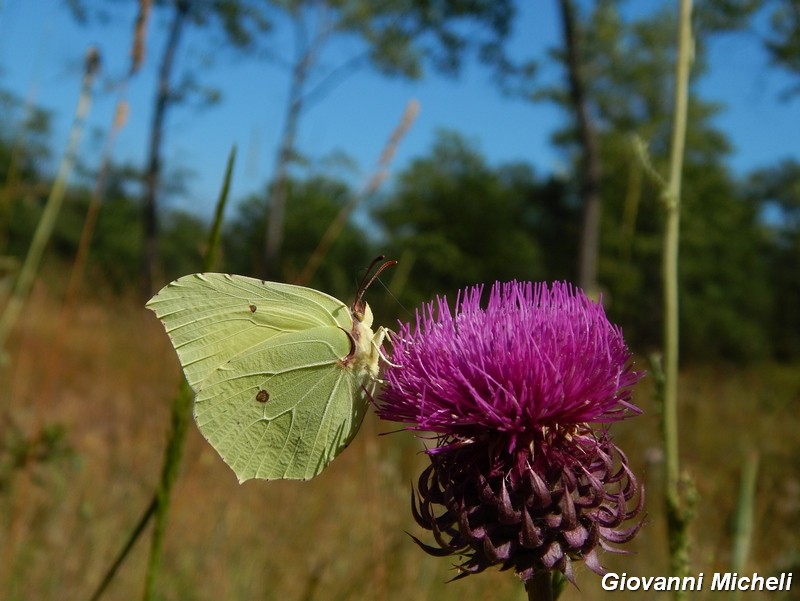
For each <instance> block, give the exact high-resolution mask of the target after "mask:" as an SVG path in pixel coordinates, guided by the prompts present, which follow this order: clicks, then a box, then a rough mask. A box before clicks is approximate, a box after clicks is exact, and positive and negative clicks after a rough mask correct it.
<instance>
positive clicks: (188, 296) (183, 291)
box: [147, 273, 353, 391]
mask: <svg viewBox="0 0 800 601" xmlns="http://www.w3.org/2000/svg"><path fill="white" fill-rule="evenodd" d="M147 306H148V307H149V308H150V309H152V310H153V311H155V313H156V315H157V316H158V318H159V319H161V321H162V322H163V323H164V327H165V328H166V330H167V333H168V334H169V336H170V339H171V340H172V344H173V346H174V347H175V350H176V351H177V353H178V358H179V360H180V363H181V366H182V367H183V370H184V373H185V374H186V379H187V381H188V382H189V384H190V385H191V386H192V388H193V389H194V390H195V391H197V389H198V387H199V385H200V384H201V382H202V381H203V380H204V379H205V378H206V377H207V376H208V375H209V374H210V373H211V371H212V370H214V369H216V368H218V367H220V366H221V365H223V364H225V363H226V362H228V361H230V360H231V359H232V358H233V357H235V356H236V355H238V354H239V353H242V352H246V351H247V350H248V349H250V348H252V347H254V346H256V345H258V344H260V343H261V342H263V341H265V340H268V339H270V338H272V337H274V336H278V335H282V334H286V333H291V332H297V331H303V330H307V329H311V328H315V327H320V326H329V327H336V328H343V329H344V330H345V331H346V332H349V331H350V330H351V328H352V325H353V322H352V318H351V316H350V311H349V309H348V308H347V307H346V306H345V305H344V303H342V302H341V301H339V300H337V299H335V298H333V297H332V296H328V295H327V294H324V293H322V292H318V291H316V290H312V289H310V288H303V287H300V286H292V285H290V284H281V283H276V282H262V281H261V280H256V279H254V278H248V277H244V276H237V275H227V274H221V273H203V274H193V275H188V276H185V277H182V278H180V279H178V280H176V281H174V282H172V283H171V284H169V285H167V286H166V287H164V288H163V289H162V290H161V291H160V292H159V293H158V294H157V295H156V296H154V297H153V298H152V299H150V301H149V302H148V303H147Z"/></svg>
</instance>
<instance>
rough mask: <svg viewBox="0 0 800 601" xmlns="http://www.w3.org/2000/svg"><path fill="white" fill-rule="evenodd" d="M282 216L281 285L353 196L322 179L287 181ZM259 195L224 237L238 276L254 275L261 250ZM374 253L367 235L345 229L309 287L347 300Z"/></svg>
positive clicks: (300, 265)
mask: <svg viewBox="0 0 800 601" xmlns="http://www.w3.org/2000/svg"><path fill="white" fill-rule="evenodd" d="M287 194H288V199H289V203H287V209H288V210H287V213H286V222H285V224H286V241H287V242H286V245H285V248H284V254H283V261H282V263H281V265H282V267H283V270H282V271H280V272H278V273H277V274H275V277H276V278H277V279H279V280H281V281H286V282H292V281H294V279H295V278H296V277H297V276H298V275H299V274H300V273H301V272H302V270H303V267H305V264H306V262H307V261H308V260H309V258H310V256H311V252H312V250H313V249H314V247H315V246H316V243H317V241H318V240H319V239H320V238H321V237H322V236H323V234H324V233H325V230H326V229H327V227H328V225H329V224H330V222H331V221H333V219H334V218H335V217H336V215H337V214H338V213H339V211H340V210H341V208H342V207H343V206H344V205H345V204H346V202H347V200H348V199H349V198H350V197H351V196H352V194H353V192H352V191H351V190H350V189H349V188H348V187H347V185H346V184H344V183H343V182H341V181H339V180H336V179H333V178H331V177H328V176H324V175H314V176H311V177H309V178H308V179H305V180H298V179H290V180H289V181H288V186H287ZM265 212H266V207H265V199H264V198H263V196H259V195H254V196H250V197H249V198H246V199H245V200H244V201H242V202H241V203H240V204H239V206H238V210H237V215H236V217H235V218H234V219H233V221H232V222H231V223H230V224H229V225H228V226H227V227H226V229H225V235H224V245H223V248H224V253H225V257H224V258H225V267H226V269H227V270H228V271H232V272H235V273H241V274H252V275H256V274H257V269H258V265H259V264H260V259H261V257H260V250H261V249H262V248H264V228H263V227H262V226H261V224H262V223H263V215H264V213H265ZM375 254H377V252H376V251H374V250H373V249H372V248H371V245H370V243H369V241H368V237H367V236H366V235H365V233H364V232H363V231H361V230H360V229H359V228H357V227H355V226H353V225H348V226H346V227H345V228H344V230H343V231H342V233H341V234H340V236H339V237H338V238H337V240H336V242H334V243H333V245H332V246H331V248H330V250H329V252H328V253H327V255H326V256H325V259H324V264H325V268H324V269H320V270H318V271H317V273H316V275H315V276H314V278H313V279H312V280H311V282H309V283H308V285H309V286H311V287H312V288H316V289H318V290H322V291H324V292H328V293H330V294H332V295H333V296H335V297H336V298H341V299H347V298H350V297H351V296H352V295H353V294H354V292H355V287H356V286H355V281H356V274H357V273H358V272H359V270H360V269H362V268H363V267H366V264H367V262H368V260H369V259H370V258H371V257H372V256H374V255H375Z"/></svg>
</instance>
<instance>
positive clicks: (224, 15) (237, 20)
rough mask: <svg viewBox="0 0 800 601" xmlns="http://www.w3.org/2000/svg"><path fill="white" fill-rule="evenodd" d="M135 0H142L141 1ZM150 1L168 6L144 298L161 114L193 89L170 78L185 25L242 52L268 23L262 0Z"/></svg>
mask: <svg viewBox="0 0 800 601" xmlns="http://www.w3.org/2000/svg"><path fill="white" fill-rule="evenodd" d="M139 1H140V2H146V0H139ZM69 4H70V7H71V8H72V10H73V14H74V15H75V16H76V18H78V19H79V20H85V19H86V14H87V10H86V5H85V2H84V0H70V2H69ZM92 6H93V8H95V9H96V10H97V11H99V12H102V4H97V3H92ZM155 6H156V8H159V9H161V10H164V11H171V18H170V24H169V27H168V34H167V39H166V42H165V44H164V48H163V51H162V54H161V58H160V60H159V71H158V84H157V89H156V93H155V96H154V102H153V103H154V108H153V121H152V124H151V129H150V141H149V145H148V158H147V168H146V175H145V192H144V196H143V201H142V207H143V223H144V237H145V243H144V253H143V259H142V269H141V290H142V295H143V297H144V298H149V297H150V296H151V294H152V292H153V283H154V282H153V280H154V276H155V272H156V266H157V263H158V257H159V251H158V235H159V225H158V204H159V202H158V197H159V194H160V191H161V179H162V172H163V168H162V158H161V155H162V147H163V143H164V131H165V123H166V118H167V115H168V113H169V109H170V108H171V107H172V106H174V105H175V104H176V103H177V102H179V101H180V100H183V99H185V97H186V94H187V93H188V92H191V91H197V89H198V86H197V84H196V82H194V80H193V79H192V78H191V77H185V78H184V79H183V81H182V83H181V84H176V83H175V75H174V66H175V62H176V59H177V56H178V54H179V53H180V47H181V40H182V37H183V33H184V30H185V29H186V27H188V26H195V27H213V28H214V29H215V30H216V31H219V32H221V33H222V34H223V35H222V40H223V42H225V43H227V44H229V45H230V46H231V47H232V48H234V49H236V50H238V51H247V50H250V49H252V47H253V45H254V41H255V38H256V36H258V35H259V34H261V33H262V32H264V31H265V30H266V29H267V28H268V27H269V22H268V20H267V18H266V12H265V6H264V2H263V1H262V0H160V1H159V0H156V2H155ZM208 40H209V42H214V43H219V40H216V39H213V38H212V37H211V36H209V37H208ZM216 95H217V94H216V93H214V94H213V96H216Z"/></svg>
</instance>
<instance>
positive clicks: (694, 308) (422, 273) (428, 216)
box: [0, 133, 800, 361]
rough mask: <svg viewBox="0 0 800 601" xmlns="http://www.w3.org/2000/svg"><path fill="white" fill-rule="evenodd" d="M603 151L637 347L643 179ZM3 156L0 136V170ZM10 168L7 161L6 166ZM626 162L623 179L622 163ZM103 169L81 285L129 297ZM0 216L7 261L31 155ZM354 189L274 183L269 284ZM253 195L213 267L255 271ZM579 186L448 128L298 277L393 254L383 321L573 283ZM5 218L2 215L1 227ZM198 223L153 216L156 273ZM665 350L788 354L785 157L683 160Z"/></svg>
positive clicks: (738, 357)
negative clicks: (497, 160) (275, 242)
mask: <svg viewBox="0 0 800 601" xmlns="http://www.w3.org/2000/svg"><path fill="white" fill-rule="evenodd" d="M604 158H605V169H604V176H603V190H602V192H603V202H604V207H603V213H602V228H601V253H600V268H599V281H600V283H601V287H602V290H603V302H604V304H605V305H606V307H607V311H608V312H609V314H610V316H611V317H612V319H613V320H614V321H615V322H616V323H618V324H620V325H621V326H622V327H623V328H624V330H625V335H626V338H627V339H628V340H629V342H630V344H631V345H632V347H633V348H634V349H635V350H636V351H637V352H640V353H646V352H649V351H650V350H654V349H656V348H658V346H659V341H660V337H661V314H662V312H661V306H660V305H661V289H660V285H661V284H660V269H661V257H660V248H661V237H662V213H663V212H662V211H661V209H660V207H659V200H658V195H659V190H658V188H657V186H655V185H654V184H652V183H651V182H650V180H649V179H648V178H647V177H645V176H642V174H641V173H640V170H641V167H640V166H639V164H640V162H639V161H638V159H637V158H636V157H635V155H634V153H633V151H632V150H631V149H630V148H627V149H624V148H623V147H622V146H620V148H618V151H617V152H616V154H613V153H608V154H607V156H605V157H604ZM9 162H10V151H9V148H8V146H6V145H2V146H0V181H8V170H9ZM20 167H21V168H20ZM637 174H638V175H637ZM138 178H139V176H138V175H137V173H136V172H135V171H134V170H132V169H121V168H118V169H114V170H112V173H111V177H110V178H109V187H108V192H107V194H106V200H105V201H104V204H103V206H102V209H101V211H100V216H99V221H98V224H97V228H96V233H95V236H94V241H93V244H92V250H91V255H90V266H89V274H88V276H87V277H88V283H89V285H87V286H85V289H89V290H91V288H92V286H94V287H96V288H98V289H102V290H104V291H108V290H109V289H112V290H114V291H117V292H119V293H130V294H133V293H134V291H135V289H136V283H137V281H138V276H139V269H140V265H141V253H142V217H141V214H142V211H141V207H140V183H141V182H140V181H139V179H138ZM13 185H14V188H13V189H10V190H9V189H8V187H6V189H4V192H3V193H4V194H5V195H6V197H5V199H4V202H5V205H4V206H3V217H2V220H0V224H2V227H1V228H0V229H1V230H2V232H0V234H1V235H0V240H2V247H0V255H6V256H10V257H16V258H18V259H19V258H22V257H24V253H25V252H26V250H27V247H28V244H29V242H30V239H31V236H32V232H33V229H34V227H35V225H36V222H37V219H38V216H39V214H40V212H41V209H42V205H43V199H44V198H45V197H46V193H47V189H48V185H49V184H48V182H47V181H46V180H45V178H43V177H42V176H41V174H40V173H39V171H38V169H37V164H36V161H33V160H27V159H24V158H23V161H22V162H21V163H19V164H18V167H17V174H16V176H15V178H14V182H13ZM89 193H90V186H89V185H88V184H87V185H86V187H81V186H76V187H73V189H72V190H71V191H70V194H69V197H68V201H67V203H66V206H65V208H64V210H63V212H62V214H61V218H60V220H59V224H58V227H57V232H56V234H55V237H54V240H53V243H52V244H51V247H50V256H49V258H50V261H51V265H52V263H53V262H57V264H58V265H63V266H68V265H69V264H70V262H71V261H72V260H73V258H74V256H75V252H76V248H77V243H78V239H79V235H80V231H81V227H82V223H83V219H84V216H85V213H86V208H87V203H88V198H89ZM354 194H355V192H354V190H353V189H351V188H350V187H349V186H348V185H347V184H346V183H344V182H343V181H340V180H338V179H336V178H335V177H332V176H330V175H326V174H310V175H306V176H304V177H299V176H298V177H295V178H293V179H292V180H291V182H290V186H289V196H288V203H287V219H286V230H285V247H284V251H283V256H282V262H281V271H282V279H283V280H285V281H289V282H291V281H294V280H296V278H297V277H298V275H299V274H300V272H301V271H302V269H303V267H304V266H305V264H306V262H307V261H308V259H309V257H310V256H311V254H312V252H313V250H314V248H315V247H316V246H317V243H318V242H319V240H320V238H321V237H322V236H323V234H324V232H325V230H326V229H327V228H328V226H329V224H330V223H331V221H332V220H333V219H334V218H335V216H336V215H337V214H338V212H339V211H340V210H341V208H342V207H343V206H344V204H345V203H346V202H347V201H348V200H350V199H351V198H352V197H353V195H354ZM265 197H266V195H264V196H252V197H249V198H245V199H240V200H238V202H237V200H236V199H234V207H233V210H232V211H231V212H232V214H233V217H232V218H231V219H229V220H228V222H227V223H225V226H224V234H223V257H222V263H221V265H220V269H221V270H224V271H228V272H235V273H240V274H245V275H247V274H250V275H257V274H258V273H259V271H260V261H261V260H262V259H261V257H262V249H263V248H264V236H265V231H266V222H265V220H266V215H267V207H266V200H265ZM578 198H579V197H578V193H577V184H576V183H575V182H574V181H572V180H569V179H565V178H561V177H557V176H554V175H550V174H546V175H540V174H537V173H536V172H535V171H534V170H533V169H532V168H531V167H530V166H529V165H525V164H509V165H498V166H492V165H489V164H487V161H486V159H485V158H484V157H483V156H482V155H481V154H480V152H479V151H478V150H477V149H476V148H474V147H473V146H471V145H470V144H469V143H467V142H465V140H464V139H463V138H461V137H460V136H459V135H457V134H455V133H443V134H442V135H441V136H440V137H439V139H438V141H437V142H436V144H435V145H434V147H433V148H432V149H431V151H430V153H429V154H428V156H424V157H421V158H418V159H417V160H415V161H414V162H413V163H412V164H411V165H410V166H408V167H407V168H406V169H405V170H404V171H402V172H401V173H399V174H397V176H396V178H395V180H394V182H393V184H392V185H391V187H390V189H388V190H386V191H384V192H383V193H382V194H381V195H379V197H377V198H372V199H368V201H367V203H366V206H363V207H361V209H360V210H359V211H357V212H356V218H355V219H353V220H351V222H350V223H349V224H348V225H347V226H346V227H345V228H344V230H343V231H342V233H341V234H340V235H339V236H338V238H337V239H336V241H335V243H334V244H333V245H332V247H331V248H330V250H329V251H328V252H327V254H326V255H325V257H324V259H323V262H322V264H321V266H320V269H318V270H317V272H316V274H315V275H314V277H313V278H312V280H311V281H310V282H308V285H310V286H312V287H315V288H318V289H321V290H324V291H327V292H330V293H331V294H334V295H335V296H337V297H339V298H342V299H348V298H350V296H352V294H353V291H354V287H355V281H356V279H357V277H358V275H359V272H360V270H361V269H362V268H363V267H365V266H366V265H367V264H368V263H369V261H370V259H371V258H372V257H373V256H375V255H377V254H385V255H387V256H389V257H393V258H397V259H399V260H400V264H399V265H398V266H397V267H396V268H395V269H394V272H393V273H392V272H388V273H387V274H386V275H385V277H384V281H385V283H386V285H387V286H388V287H389V289H390V290H391V292H392V295H393V296H390V295H388V294H386V293H385V292H384V291H383V290H382V289H381V288H380V286H379V285H375V286H374V287H373V289H372V290H371V291H370V293H369V300H370V302H371V304H372V305H373V309H374V311H375V314H376V319H377V320H378V321H379V322H380V323H383V324H386V325H389V326H392V325H393V324H394V323H395V319H396V318H401V319H407V318H408V317H409V313H408V312H409V311H411V312H413V311H414V309H415V308H416V307H417V306H418V305H419V303H420V302H421V301H424V300H429V299H432V298H434V297H435V296H436V295H441V294H447V295H448V296H449V298H450V302H453V301H454V296H453V295H454V294H455V292H456V291H457V290H458V289H459V288H461V287H463V286H467V285H471V284H475V283H486V284H489V283H491V282H493V281H495V280H508V279H512V278H518V279H530V280H569V281H575V274H576V269H577V253H578V247H579V235H580V224H581V208H580V204H579V200H578ZM3 222H5V223H3ZM207 228H208V224H206V223H203V222H202V221H201V220H200V219H198V218H197V217H196V216H193V215H191V214H188V213H185V212H178V211H169V212H165V213H164V214H163V215H162V230H161V238H160V255H161V270H162V273H161V279H162V280H163V282H162V283H165V282H167V281H168V280H170V279H172V278H175V277H177V276H179V275H182V274H185V273H189V272H193V271H197V270H199V269H200V265H201V260H200V258H201V256H202V253H203V251H204V248H203V245H204V242H205V240H206V237H207ZM680 277H681V303H682V310H681V318H682V328H681V345H682V347H683V356H684V358H685V360H694V361H697V360H699V361H705V360H718V359H725V360H731V361H754V360H761V359H768V358H777V359H781V360H790V359H796V358H798V357H800V164H798V163H797V162H794V161H786V162H784V163H782V164H779V165H777V166H775V167H774V168H771V169H767V170H763V171H760V172H758V173H754V174H751V175H750V176H748V177H747V178H745V179H743V180H738V179H735V178H734V177H732V176H731V174H730V173H729V172H728V171H727V170H726V169H725V168H724V167H722V166H721V165H720V164H718V163H717V162H716V161H713V160H712V161H709V160H708V157H707V156H702V155H701V156H694V157H693V156H691V155H690V157H689V161H688V163H687V167H686V173H685V179H684V205H683V212H682V234H681V276H680Z"/></svg>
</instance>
